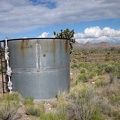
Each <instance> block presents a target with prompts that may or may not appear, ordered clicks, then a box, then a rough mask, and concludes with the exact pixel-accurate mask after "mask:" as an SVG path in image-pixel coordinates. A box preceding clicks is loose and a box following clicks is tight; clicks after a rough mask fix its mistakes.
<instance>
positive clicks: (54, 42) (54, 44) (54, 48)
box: [53, 39, 56, 55]
mask: <svg viewBox="0 0 120 120" xmlns="http://www.w3.org/2000/svg"><path fill="white" fill-rule="evenodd" d="M53 53H54V55H55V53H56V41H55V39H53Z"/></svg>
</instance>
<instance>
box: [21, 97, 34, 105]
mask: <svg viewBox="0 0 120 120" xmlns="http://www.w3.org/2000/svg"><path fill="white" fill-rule="evenodd" d="M23 104H24V105H34V99H33V97H26V98H25V99H24V100H23Z"/></svg>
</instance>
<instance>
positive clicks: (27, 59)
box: [8, 38, 70, 100]
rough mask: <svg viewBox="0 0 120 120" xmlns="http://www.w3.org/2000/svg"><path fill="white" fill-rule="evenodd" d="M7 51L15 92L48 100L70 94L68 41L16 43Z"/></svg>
mask: <svg viewBox="0 0 120 120" xmlns="http://www.w3.org/2000/svg"><path fill="white" fill-rule="evenodd" d="M8 47H9V52H10V66H11V68H12V71H13V72H12V76H11V81H12V82H13V91H18V92H19V93H20V94H21V95H22V96H23V98H25V97H33V98H34V99H36V100H45V99H51V98H54V97H55V96H56V95H57V94H58V92H62V91H66V90H69V87H70V70H69V40H66V39H52V38H51V39H40V38H33V39H32V38H28V39H16V40H15V39H13V40H9V41H8Z"/></svg>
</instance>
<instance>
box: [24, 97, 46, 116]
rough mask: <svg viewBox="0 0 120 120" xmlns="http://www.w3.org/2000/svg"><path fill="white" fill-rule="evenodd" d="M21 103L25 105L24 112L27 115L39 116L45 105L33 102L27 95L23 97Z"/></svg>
mask: <svg viewBox="0 0 120 120" xmlns="http://www.w3.org/2000/svg"><path fill="white" fill-rule="evenodd" d="M23 104H24V105H25V107H24V108H25V113H26V114H27V115H31V116H36V117H39V116H40V115H41V114H43V113H44V112H45V107H44V104H43V103H36V104H35V103H34V99H33V98H32V97H27V98H25V99H24V101H23Z"/></svg>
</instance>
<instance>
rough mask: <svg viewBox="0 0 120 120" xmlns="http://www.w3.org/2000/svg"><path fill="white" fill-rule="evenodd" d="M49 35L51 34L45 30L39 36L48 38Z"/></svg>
mask: <svg viewBox="0 0 120 120" xmlns="http://www.w3.org/2000/svg"><path fill="white" fill-rule="evenodd" d="M48 35H49V33H48V32H43V33H42V34H41V35H40V36H39V38H46V37H47V36H48Z"/></svg>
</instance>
